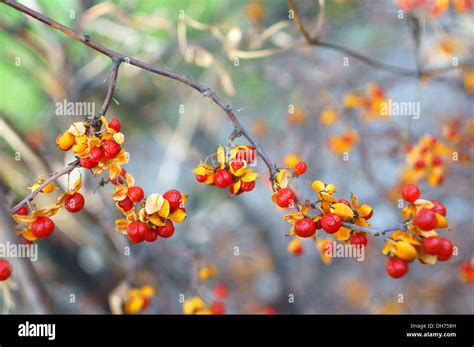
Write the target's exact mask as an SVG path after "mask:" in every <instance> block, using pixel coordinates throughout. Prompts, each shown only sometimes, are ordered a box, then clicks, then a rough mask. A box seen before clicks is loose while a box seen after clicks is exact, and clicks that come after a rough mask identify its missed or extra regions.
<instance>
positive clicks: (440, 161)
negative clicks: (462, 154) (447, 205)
mask: <svg viewBox="0 0 474 347" xmlns="http://www.w3.org/2000/svg"><path fill="white" fill-rule="evenodd" d="M452 152H453V149H452V148H450V147H449V146H447V145H445V144H443V143H441V142H440V141H438V139H437V138H436V137H435V136H432V135H425V136H423V137H422V138H420V140H419V141H418V143H417V144H415V145H409V146H408V147H407V148H406V163H407V166H406V167H405V168H404V170H403V171H402V176H401V181H402V182H403V183H406V182H420V181H422V180H424V179H426V180H427V182H428V184H429V185H431V186H438V185H440V184H442V183H443V181H444V177H445V173H446V156H447V155H450V154H451V153H452Z"/></svg>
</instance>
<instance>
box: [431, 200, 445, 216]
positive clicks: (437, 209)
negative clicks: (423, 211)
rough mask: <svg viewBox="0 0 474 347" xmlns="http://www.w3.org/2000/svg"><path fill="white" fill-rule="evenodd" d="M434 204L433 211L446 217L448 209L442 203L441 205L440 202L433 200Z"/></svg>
mask: <svg viewBox="0 0 474 347" xmlns="http://www.w3.org/2000/svg"><path fill="white" fill-rule="evenodd" d="M431 202H432V203H433V205H434V206H433V207H432V208H431V210H433V212H435V213H439V214H440V215H442V216H444V217H446V207H444V205H443V204H442V203H440V202H439V201H438V200H433V201H431Z"/></svg>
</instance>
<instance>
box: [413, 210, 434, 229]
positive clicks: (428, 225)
mask: <svg viewBox="0 0 474 347" xmlns="http://www.w3.org/2000/svg"><path fill="white" fill-rule="evenodd" d="M413 222H414V223H415V225H416V226H417V227H418V228H420V229H421V230H425V231H429V230H433V229H434V228H435V227H436V217H435V213H434V212H433V210H429V209H427V208H422V209H420V210H419V211H418V212H417V213H416V215H415V218H414V220H413Z"/></svg>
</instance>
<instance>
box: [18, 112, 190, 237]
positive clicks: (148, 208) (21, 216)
mask: <svg viewBox="0 0 474 347" xmlns="http://www.w3.org/2000/svg"><path fill="white" fill-rule="evenodd" d="M121 128H122V126H121V124H120V121H119V120H118V119H116V118H113V119H111V120H110V121H109V122H107V120H106V119H105V117H104V116H101V117H100V119H99V120H98V121H93V122H87V121H84V122H76V123H73V124H72V125H71V126H70V127H69V129H68V130H67V131H65V132H64V133H63V134H60V135H59V136H58V137H57V138H56V144H57V146H58V147H59V148H60V149H61V150H63V151H69V150H71V151H72V152H73V153H74V154H75V155H76V157H77V158H78V159H79V160H80V165H81V166H82V167H83V168H85V169H89V170H91V171H92V173H93V174H94V175H99V174H102V173H103V172H104V171H105V170H109V172H108V182H110V183H112V184H114V185H115V192H114V194H113V195H112V197H113V199H114V200H115V201H116V206H117V209H118V210H119V211H121V212H122V214H123V215H124V217H125V218H123V219H118V220H116V229H117V231H119V232H122V233H123V234H127V235H128V238H129V240H130V241H131V242H132V243H140V242H143V241H147V242H153V241H156V239H157V238H158V236H160V237H163V238H168V237H171V236H172V235H173V233H174V230H175V228H174V224H173V222H176V223H180V222H182V221H183V220H184V219H185V218H186V209H185V203H186V199H187V198H186V196H185V195H184V194H182V193H180V192H179V191H177V190H175V189H172V190H169V191H167V192H166V193H165V194H163V195H160V194H151V195H150V196H148V197H147V198H145V193H144V191H143V189H142V188H141V187H139V186H137V185H135V180H134V178H133V176H132V175H131V174H130V173H128V172H127V171H126V170H125V169H124V168H123V167H121V166H122V165H124V164H126V163H128V160H129V155H128V153H127V152H125V150H124V149H123V148H122V146H121V145H122V144H123V142H124V139H125V137H124V135H123V134H122V133H121V132H120V130H121ZM43 182H44V178H42V177H40V178H38V180H37V182H36V183H35V185H33V187H31V189H32V191H35V190H36V189H37V188H38V187H39V186H40V185H41V184H42V183H43ZM81 186H82V182H81V178H79V179H78V180H77V181H76V183H75V184H74V188H73V189H72V190H70V191H69V192H67V193H65V194H63V195H61V196H60V197H59V198H58V200H57V202H56V204H55V205H54V206H52V207H50V208H48V209H39V210H35V211H33V212H32V214H31V215H29V211H28V207H27V206H22V207H20V208H19V209H18V210H17V211H16V213H15V214H14V215H13V218H14V219H15V221H16V222H17V223H19V224H22V225H25V226H26V227H24V228H23V230H22V231H21V234H22V235H23V237H24V238H25V239H27V240H28V241H34V240H36V239H42V238H46V237H48V236H50V235H51V234H52V232H53V230H54V227H55V226H54V222H53V221H52V220H51V218H50V217H52V216H53V215H55V214H56V213H57V212H58V210H59V209H60V207H62V206H64V207H65V209H66V210H67V211H69V212H71V213H77V212H79V211H80V210H81V209H82V208H83V207H84V203H85V199H84V196H83V195H82V194H81V193H79V189H80V188H81ZM54 189H55V187H54V185H53V184H52V183H49V184H48V185H46V186H45V187H43V188H42V190H41V192H43V193H51V192H53V191H54Z"/></svg>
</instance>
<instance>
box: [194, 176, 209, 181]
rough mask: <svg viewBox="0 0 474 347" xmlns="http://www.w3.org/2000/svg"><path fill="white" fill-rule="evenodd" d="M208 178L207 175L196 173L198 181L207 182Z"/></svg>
mask: <svg viewBox="0 0 474 347" xmlns="http://www.w3.org/2000/svg"><path fill="white" fill-rule="evenodd" d="M206 180H207V175H196V181H198V182H199V183H203V182H206Z"/></svg>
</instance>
